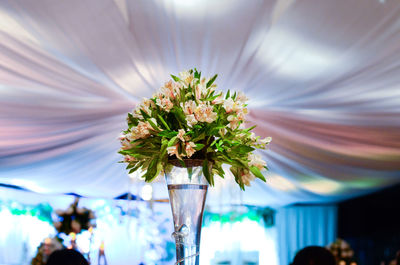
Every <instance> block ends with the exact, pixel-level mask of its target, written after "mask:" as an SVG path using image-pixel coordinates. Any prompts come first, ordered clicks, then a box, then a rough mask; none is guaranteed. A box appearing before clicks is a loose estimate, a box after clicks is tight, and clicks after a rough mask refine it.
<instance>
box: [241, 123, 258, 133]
mask: <svg viewBox="0 0 400 265" xmlns="http://www.w3.org/2000/svg"><path fill="white" fill-rule="evenodd" d="M256 127H257V125H254V126H251V127H250V128H247V129H244V130H243V131H244V132H249V131H251V130H253V129H254V128H256Z"/></svg>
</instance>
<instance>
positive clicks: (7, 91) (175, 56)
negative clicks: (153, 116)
mask: <svg viewBox="0 0 400 265" xmlns="http://www.w3.org/2000/svg"><path fill="white" fill-rule="evenodd" d="M398 14H400V4H399V3H398V2H396V1H390V0H387V1H378V0H374V1H373V0H366V1H363V0H349V1H322V2H321V1H319V0H307V1H288V0H281V1H277V2H276V3H273V2H272V1H239V0H235V1H232V0H229V1H228V0H221V1H211V0H209V1H199V0H196V1H182V0H166V1H159V0H141V1H126V0H88V1H80V0H69V1H50V0H37V1H26V0H9V1H7V0H5V1H1V2H0V126H1V128H0V182H1V183H6V184H12V185H18V186H23V187H26V188H29V189H32V190H35V191H38V192H43V193H67V192H75V193H78V194H82V195H87V196H98V197H115V196H117V195H120V194H122V193H125V192H126V191H127V186H128V182H129V181H128V177H127V174H126V171H125V170H124V166H123V165H122V164H118V163H117V161H119V160H120V156H119V155H118V154H117V150H118V148H119V142H118V140H117V137H118V135H119V132H120V131H121V130H122V129H124V128H125V115H126V113H127V112H128V111H130V110H131V109H132V108H133V107H134V105H135V104H136V103H137V102H138V101H139V100H140V99H141V98H142V97H150V96H151V95H152V93H154V91H155V90H156V89H158V88H159V87H160V86H161V85H162V84H163V82H164V81H166V80H167V79H168V78H169V77H168V75H169V73H177V72H179V71H182V70H185V69H189V68H192V67H197V68H198V69H200V70H202V72H203V73H204V74H206V75H208V76H210V75H212V74H214V73H218V74H219V78H218V80H217V81H218V85H219V88H220V89H223V90H227V89H234V90H238V91H244V92H245V93H246V94H247V96H248V97H249V98H250V99H251V100H250V112H251V114H250V120H251V122H252V123H255V124H258V128H257V130H256V132H257V134H259V135H262V136H263V137H265V136H272V137H273V139H274V140H273V143H272V144H271V149H270V150H269V151H266V152H263V153H262V154H263V156H264V158H265V159H266V160H267V161H268V164H269V167H270V169H271V171H270V173H269V174H268V177H269V181H268V183H267V184H264V183H261V182H257V183H255V184H254V185H253V187H252V188H250V189H249V190H248V191H247V192H246V193H244V194H243V198H244V201H245V202H247V203H255V204H262V205H267V204H289V203H293V202H327V201H334V200H338V199H343V198H346V197H348V196H354V195H357V194H362V193H364V192H369V191H371V190H374V189H376V188H381V187H384V186H388V185H392V184H393V183H397V182H399V181H400V173H399V167H400V166H399V165H400V133H399V132H400V16H399V15H398Z"/></svg>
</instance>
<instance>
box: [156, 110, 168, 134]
mask: <svg viewBox="0 0 400 265" xmlns="http://www.w3.org/2000/svg"><path fill="white" fill-rule="evenodd" d="M157 117H158V118H159V119H160V121H161V122H162V124H164V126H165V128H167V130H171V129H170V128H169V126H168V124H167V123H166V122H165V120H164V119H163V117H161V115H160V114H158V115H157Z"/></svg>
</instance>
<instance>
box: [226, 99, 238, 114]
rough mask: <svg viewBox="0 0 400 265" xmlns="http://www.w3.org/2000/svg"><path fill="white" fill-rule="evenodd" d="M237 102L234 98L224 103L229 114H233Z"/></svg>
mask: <svg viewBox="0 0 400 265" xmlns="http://www.w3.org/2000/svg"><path fill="white" fill-rule="evenodd" d="M234 105H235V102H234V101H233V99H232V98H228V99H226V100H225V101H224V109H225V111H226V112H227V113H229V112H232V111H233V108H234Z"/></svg>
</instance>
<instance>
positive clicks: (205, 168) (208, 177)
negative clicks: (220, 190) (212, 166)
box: [203, 159, 214, 186]
mask: <svg viewBox="0 0 400 265" xmlns="http://www.w3.org/2000/svg"><path fill="white" fill-rule="evenodd" d="M203 174H204V177H205V178H206V180H207V181H208V183H209V184H210V185H211V186H214V178H213V177H212V176H211V174H210V170H209V168H208V159H204V162H203Z"/></svg>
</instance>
